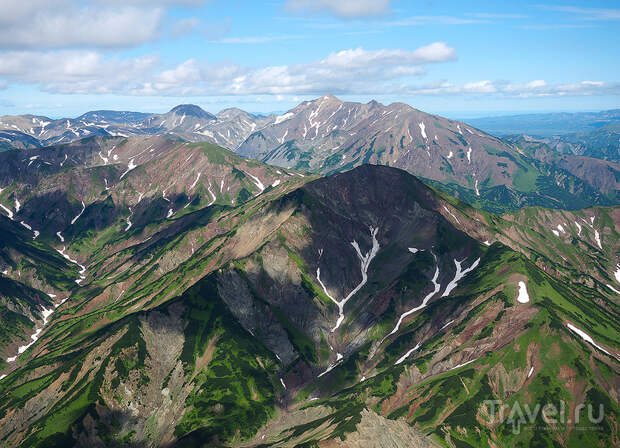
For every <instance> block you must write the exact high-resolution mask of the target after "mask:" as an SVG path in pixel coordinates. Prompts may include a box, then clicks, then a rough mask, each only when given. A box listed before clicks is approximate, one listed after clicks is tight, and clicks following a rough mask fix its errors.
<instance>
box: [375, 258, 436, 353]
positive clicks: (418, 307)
mask: <svg viewBox="0 0 620 448" xmlns="http://www.w3.org/2000/svg"><path fill="white" fill-rule="evenodd" d="M433 256H434V255H433ZM438 278H439V265H437V267H436V268H435V275H433V278H432V280H431V282H432V283H433V290H432V291H431V292H429V293H428V294H427V295H426V297H424V298H423V299H422V303H421V304H420V305H418V306H416V307H414V308H411V309H410V310H409V311H407V312H405V313H403V314H401V315H400V317H399V318H398V322H397V323H396V326H395V327H394V329H393V330H392V331H391V332H390V333H389V334H388V335H386V336H385V337H384V338H383V340H382V341H381V342H383V341H385V340H386V339H387V338H388V337H390V336H391V335H393V334H394V333H396V332H397V331H398V329H399V328H400V324H402V323H403V320H404V319H405V318H406V317H407V316H410V315H411V314H413V313H415V312H416V311H419V310H421V309H422V308H424V307H426V304H427V303H428V301H429V300H430V299H432V298H433V296H434V295H435V294H437V293H438V292H439V289H440V288H441V285H440V284H439V283H437V279H438Z"/></svg>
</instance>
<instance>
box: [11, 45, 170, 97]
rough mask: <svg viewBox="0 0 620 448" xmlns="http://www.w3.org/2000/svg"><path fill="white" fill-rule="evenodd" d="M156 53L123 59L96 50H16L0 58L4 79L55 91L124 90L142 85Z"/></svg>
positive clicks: (92, 91)
mask: <svg viewBox="0 0 620 448" xmlns="http://www.w3.org/2000/svg"><path fill="white" fill-rule="evenodd" d="M157 63H158V59H157V58H156V57H154V56H143V57H140V58H134V59H128V60H120V59H117V58H104V57H103V55H101V54H100V53H98V52H95V51H76V50H65V51H54V52H44V53H41V52H34V51H12V52H6V53H4V54H3V55H2V57H0V81H1V80H4V81H9V82H20V83H28V84H34V85H38V86H40V87H41V88H42V89H43V90H45V91H48V92H55V93H69V94H73V93H83V94H89V93H93V94H97V93H111V92H122V91H126V90H128V89H130V88H132V87H134V88H138V87H139V86H141V85H142V82H143V80H144V78H145V76H146V75H147V74H148V73H149V72H150V71H152V70H153V69H154V68H155V67H156V66H157Z"/></svg>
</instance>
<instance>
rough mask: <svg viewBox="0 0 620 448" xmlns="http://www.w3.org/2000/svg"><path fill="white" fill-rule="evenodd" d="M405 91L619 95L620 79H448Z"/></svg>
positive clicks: (520, 95) (517, 95) (521, 95)
mask: <svg viewBox="0 0 620 448" xmlns="http://www.w3.org/2000/svg"><path fill="white" fill-rule="evenodd" d="M390 93H400V94H404V95H470V94H479V95H485V94H486V95H495V96H498V97H507V98H532V97H559V96H589V95H620V82H603V81H590V80H584V81H580V82H574V83H558V84H549V83H547V82H546V81H545V80H541V79H537V80H533V81H529V82H524V83H510V82H506V81H489V80H485V81H478V82H470V83H466V84H463V85H458V84H452V83H449V82H446V81H440V82H435V83H430V84H427V85H421V86H408V87H407V88H406V89H403V90H401V91H400V92H390Z"/></svg>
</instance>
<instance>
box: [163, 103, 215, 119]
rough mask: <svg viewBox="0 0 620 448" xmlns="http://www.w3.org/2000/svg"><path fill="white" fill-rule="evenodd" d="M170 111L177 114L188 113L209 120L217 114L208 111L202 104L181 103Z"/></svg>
mask: <svg viewBox="0 0 620 448" xmlns="http://www.w3.org/2000/svg"><path fill="white" fill-rule="evenodd" d="M169 113H172V114H176V115H187V116H190V117H196V118H204V119H207V120H215V119H216V117H215V115H213V114H211V113H209V112H207V111H206V110H204V109H203V108H201V107H200V106H196V105H195V104H179V105H178V106H175V107H173V108H172V109H171V110H170V112H169Z"/></svg>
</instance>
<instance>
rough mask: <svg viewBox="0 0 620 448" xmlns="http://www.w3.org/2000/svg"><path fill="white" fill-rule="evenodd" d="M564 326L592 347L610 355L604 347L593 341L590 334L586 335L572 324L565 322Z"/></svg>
mask: <svg viewBox="0 0 620 448" xmlns="http://www.w3.org/2000/svg"><path fill="white" fill-rule="evenodd" d="M566 326H567V327H568V328H569V329H570V330H571V331H573V332H575V333H577V334H578V335H579V336H581V339H583V340H584V341H586V342H588V343H589V344H590V345H593V346H594V347H596V348H598V349H599V350H600V351H602V352H603V353H606V354H608V355H609V356H612V355H611V353H609V352H608V351H607V350H605V349H604V348H602V347H601V346H600V345H597V344H596V342H594V339H592V338H591V337H590V335H588V334H587V333H586V332H585V331H583V330H580V329H579V328H577V327H575V326H574V325H573V324H570V323H567V324H566Z"/></svg>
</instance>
